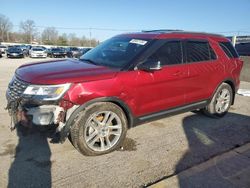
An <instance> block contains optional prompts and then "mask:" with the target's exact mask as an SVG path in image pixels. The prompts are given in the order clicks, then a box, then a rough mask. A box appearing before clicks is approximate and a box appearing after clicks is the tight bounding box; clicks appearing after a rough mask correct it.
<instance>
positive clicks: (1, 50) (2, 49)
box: [0, 45, 7, 54]
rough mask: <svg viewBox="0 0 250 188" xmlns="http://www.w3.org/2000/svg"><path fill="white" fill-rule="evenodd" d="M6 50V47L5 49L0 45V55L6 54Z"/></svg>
mask: <svg viewBox="0 0 250 188" xmlns="http://www.w3.org/2000/svg"><path fill="white" fill-rule="evenodd" d="M6 50H7V47H6V46H3V45H0V53H1V54H5V53H6Z"/></svg>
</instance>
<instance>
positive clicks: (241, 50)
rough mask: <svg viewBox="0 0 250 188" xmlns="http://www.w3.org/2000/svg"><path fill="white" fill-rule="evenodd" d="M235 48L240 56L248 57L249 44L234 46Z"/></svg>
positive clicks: (249, 52) (249, 54)
mask: <svg viewBox="0 0 250 188" xmlns="http://www.w3.org/2000/svg"><path fill="white" fill-rule="evenodd" d="M235 48H236V50H237V52H238V54H239V55H240V56H250V42H247V43H239V44H236V45H235Z"/></svg>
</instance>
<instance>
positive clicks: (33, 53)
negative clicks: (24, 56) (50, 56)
mask: <svg viewBox="0 0 250 188" xmlns="http://www.w3.org/2000/svg"><path fill="white" fill-rule="evenodd" d="M29 54H30V57H32V58H33V57H44V58H45V57H47V52H46V50H45V49H44V48H39V47H35V48H31V49H30V52H29Z"/></svg>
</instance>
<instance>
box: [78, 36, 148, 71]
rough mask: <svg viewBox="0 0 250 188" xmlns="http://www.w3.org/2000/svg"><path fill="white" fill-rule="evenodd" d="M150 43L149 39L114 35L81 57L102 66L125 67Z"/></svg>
mask: <svg viewBox="0 0 250 188" xmlns="http://www.w3.org/2000/svg"><path fill="white" fill-rule="evenodd" d="M148 43H149V39H135V38H124V37H114V38H111V39H109V40H107V41H105V42H103V43H101V44H100V45H99V46H97V47H96V48H93V49H92V50H90V51H88V52H87V53H86V54H84V55H83V56H81V57H80V60H82V61H84V60H85V61H89V62H92V63H94V64H97V65H101V66H109V67H114V68H123V67H124V66H126V65H127V64H128V63H129V62H130V61H131V60H132V59H133V58H134V57H135V56H136V55H137V54H139V53H140V52H141V51H142V50H143V49H144V48H145V46H146V45H147V44H148Z"/></svg>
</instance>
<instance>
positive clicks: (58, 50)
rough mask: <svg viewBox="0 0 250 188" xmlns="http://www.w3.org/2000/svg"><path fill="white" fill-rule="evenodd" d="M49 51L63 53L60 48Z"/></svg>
mask: <svg viewBox="0 0 250 188" xmlns="http://www.w3.org/2000/svg"><path fill="white" fill-rule="evenodd" d="M51 51H52V52H63V50H62V49H60V48H52V49H51Z"/></svg>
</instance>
